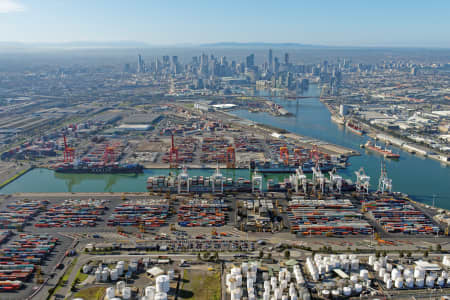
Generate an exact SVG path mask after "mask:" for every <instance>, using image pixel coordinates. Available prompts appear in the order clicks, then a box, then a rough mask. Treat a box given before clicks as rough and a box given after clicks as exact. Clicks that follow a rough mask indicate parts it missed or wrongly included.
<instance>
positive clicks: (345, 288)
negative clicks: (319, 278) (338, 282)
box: [342, 286, 352, 297]
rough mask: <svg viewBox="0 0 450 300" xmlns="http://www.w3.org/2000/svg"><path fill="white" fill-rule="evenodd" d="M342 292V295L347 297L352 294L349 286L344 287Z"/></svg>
mask: <svg viewBox="0 0 450 300" xmlns="http://www.w3.org/2000/svg"><path fill="white" fill-rule="evenodd" d="M342 292H343V293H344V296H346V297H349V296H350V295H351V294H352V288H351V287H349V286H344V288H343V289H342Z"/></svg>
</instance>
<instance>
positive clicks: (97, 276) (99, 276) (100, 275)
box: [95, 269, 102, 281]
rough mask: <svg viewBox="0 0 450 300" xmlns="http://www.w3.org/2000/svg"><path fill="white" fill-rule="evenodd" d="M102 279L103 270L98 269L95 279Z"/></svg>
mask: <svg viewBox="0 0 450 300" xmlns="http://www.w3.org/2000/svg"><path fill="white" fill-rule="evenodd" d="M101 280H102V271H100V270H99V269H97V271H95V281H101Z"/></svg>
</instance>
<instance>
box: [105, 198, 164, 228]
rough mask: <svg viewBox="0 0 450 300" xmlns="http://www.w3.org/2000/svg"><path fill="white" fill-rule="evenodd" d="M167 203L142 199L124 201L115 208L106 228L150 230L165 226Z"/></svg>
mask: <svg viewBox="0 0 450 300" xmlns="http://www.w3.org/2000/svg"><path fill="white" fill-rule="evenodd" d="M168 216H169V201H168V200H166V199H142V200H132V201H125V202H124V203H122V204H120V205H119V206H117V207H116V208H115V209H114V211H113V213H112V215H111V216H110V217H109V219H108V226H135V227H139V228H142V229H152V228H158V227H161V226H164V225H166V224H167V218H168Z"/></svg>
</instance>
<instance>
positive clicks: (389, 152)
mask: <svg viewBox="0 0 450 300" xmlns="http://www.w3.org/2000/svg"><path fill="white" fill-rule="evenodd" d="M364 147H365V148H366V149H369V150H372V151H374V152H377V153H379V154H381V155H383V156H384V157H385V158H391V159H399V158H400V154H397V153H394V152H392V150H390V149H388V148H384V149H383V148H382V147H381V146H380V145H377V144H375V143H372V142H371V141H368V142H367V143H366V144H365V145H364Z"/></svg>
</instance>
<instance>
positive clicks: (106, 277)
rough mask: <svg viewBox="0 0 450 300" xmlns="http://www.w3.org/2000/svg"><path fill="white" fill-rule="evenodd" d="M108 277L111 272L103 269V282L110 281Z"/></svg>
mask: <svg viewBox="0 0 450 300" xmlns="http://www.w3.org/2000/svg"><path fill="white" fill-rule="evenodd" d="M108 277H109V272H108V270H103V271H102V281H103V282H106V281H108Z"/></svg>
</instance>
